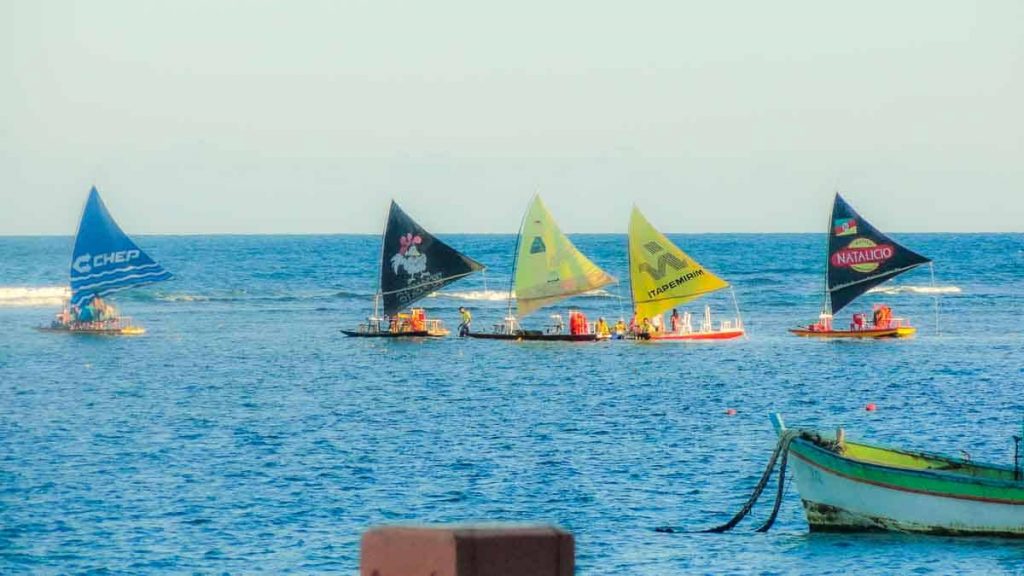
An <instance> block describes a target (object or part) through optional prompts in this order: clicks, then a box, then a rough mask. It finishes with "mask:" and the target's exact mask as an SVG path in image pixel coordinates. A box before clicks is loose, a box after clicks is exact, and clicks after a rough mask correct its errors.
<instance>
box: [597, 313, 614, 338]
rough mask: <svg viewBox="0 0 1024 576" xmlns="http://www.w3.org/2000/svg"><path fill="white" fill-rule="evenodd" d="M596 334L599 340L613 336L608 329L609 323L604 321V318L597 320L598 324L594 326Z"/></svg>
mask: <svg viewBox="0 0 1024 576" xmlns="http://www.w3.org/2000/svg"><path fill="white" fill-rule="evenodd" d="M594 334H597V337H598V338H608V337H610V336H611V335H612V332H611V330H609V329H608V323H607V322H605V320H604V316H601V317H600V318H598V319H597V324H595V325H594Z"/></svg>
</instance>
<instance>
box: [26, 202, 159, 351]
mask: <svg viewBox="0 0 1024 576" xmlns="http://www.w3.org/2000/svg"><path fill="white" fill-rule="evenodd" d="M170 278H171V273H170V272H168V271H167V270H165V269H164V268H163V266H161V265H159V264H157V263H156V262H155V261H153V259H152V258H150V257H149V255H148V254H146V253H145V252H143V251H142V249H141V248H139V247H138V246H137V245H136V244H135V242H133V241H132V239H131V238H129V237H128V235H127V234H125V233H124V231H123V230H121V228H120V226H118V225H117V222H115V221H114V218H113V217H112V216H111V215H110V212H109V211H108V210H107V207H106V205H105V204H104V203H103V199H101V198H100V194H99V192H98V191H97V190H96V188H95V187H93V188H92V189H91V190H90V191H89V197H88V198H87V199H86V202H85V209H84V210H83V211H82V220H81V222H80V223H79V225H78V233H77V234H76V236H75V248H74V252H73V254H72V257H71V300H70V302H68V303H67V304H65V306H64V309H63V310H62V311H61V312H60V313H58V314H57V318H56V319H55V320H54V321H53V322H51V323H50V325H49V326H41V327H39V330H41V331H44V332H62V333H68V334H98V335H121V336H133V335H139V334H143V333H145V329H144V328H142V327H141V326H137V325H135V324H134V323H133V322H132V319H131V318H129V317H127V316H121V315H120V314H118V313H117V311H116V310H115V309H114V308H113V306H111V305H110V304H107V303H106V302H104V301H103V298H102V297H103V296H106V295H108V294H112V293H114V292H119V291H121V290H127V289H129V288H136V287H139V286H142V285H145V284H152V283H154V282H162V281H164V280H169V279H170Z"/></svg>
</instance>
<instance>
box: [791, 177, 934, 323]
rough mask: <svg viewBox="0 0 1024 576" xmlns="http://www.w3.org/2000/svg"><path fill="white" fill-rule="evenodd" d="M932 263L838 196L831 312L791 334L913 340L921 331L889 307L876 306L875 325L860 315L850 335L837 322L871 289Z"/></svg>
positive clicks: (828, 289) (831, 242) (828, 285)
mask: <svg viewBox="0 0 1024 576" xmlns="http://www.w3.org/2000/svg"><path fill="white" fill-rule="evenodd" d="M929 262H931V260H930V259H928V258H925V257H924V256H921V255H920V254H918V253H916V252H914V251H913V250H910V249H909V248H907V247H905V246H903V245H901V244H899V243H898V242H896V241H895V240H893V239H892V238H890V237H888V236H886V235H885V234H883V233H881V232H880V231H879V230H878V229H877V228H875V227H874V226H872V225H871V224H870V223H869V222H868V221H867V220H865V219H864V218H863V217H862V216H861V215H860V214H858V213H857V211H856V210H854V209H853V207H851V206H850V205H849V204H847V202H846V200H844V199H843V197H842V196H840V195H839V194H838V193H836V198H835V202H834V203H833V205H832V216H831V218H829V227H828V256H827V258H826V261H825V265H826V269H827V272H826V273H825V306H824V309H823V310H822V312H821V315H820V316H819V317H818V322H816V323H814V324H810V325H808V326H806V327H799V328H793V329H791V330H790V332H791V333H793V334H796V335H797V336H806V337H815V338H905V337H908V336H912V335H913V334H914V333H915V332H917V329H916V328H914V327H913V326H911V325H910V322H909V321H908V320H906V319H904V318H893V316H892V309H891V308H889V307H888V306H884V305H878V306H875V307H874V313H873V317H872V319H871V323H870V324H868V320H867V317H866V315H865V314H862V313H857V314H854V315H853V319H852V321H851V323H850V327H849V329H847V330H844V329H839V328H835V327H834V326H833V325H832V316H833V315H834V314H835V313H837V312H839V311H840V310H842V309H843V308H844V307H845V306H846V305H848V304H849V303H851V302H853V301H854V300H855V299H856V298H857V297H858V296H860V295H861V294H863V293H865V292H867V291H868V290H870V289H871V288H873V287H875V286H877V285H879V284H881V283H883V282H885V281H887V280H889V279H891V278H895V277H896V276H898V275H900V274H902V273H904V272H907V271H909V270H913V269H914V268H917V267H918V266H920V265H922V264H927V263H929Z"/></svg>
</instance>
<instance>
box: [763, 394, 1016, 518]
mask: <svg viewBox="0 0 1024 576" xmlns="http://www.w3.org/2000/svg"><path fill="white" fill-rule="evenodd" d="M772 425H773V426H774V427H775V431H776V432H777V433H778V434H779V435H780V436H781V435H782V434H783V432H785V431H786V426H785V424H784V423H783V421H782V418H781V416H779V415H778V414H773V415H772ZM844 436H845V435H844V434H843V433H842V431H841V430H840V431H837V433H836V434H823V433H818V432H816V431H811V430H807V431H801V432H800V434H799V435H797V436H796V437H795V438H794V439H793V440H792V442H791V443H790V444H789V448H788V450H789V462H790V465H791V466H792V468H793V477H794V479H795V480H796V485H797V490H798V491H799V492H800V498H801V500H802V501H803V505H804V511H805V512H806V514H807V522H808V524H810V528H811V530H812V531H821V532H860V531H896V532H915V533H924V534H938V535H943V536H1011V537H1024V481H1022V480H1021V472H1020V469H1019V465H1016V464H1015V466H999V465H995V464H980V463H975V462H971V461H970V460H968V459H963V458H955V457H950V456H942V455H938V454H930V453H927V452H912V451H907V450H898V449H894V448H884V447H881V446H873V445H870V444H861V443H856V442H849V441H847V440H846V439H845V438H844Z"/></svg>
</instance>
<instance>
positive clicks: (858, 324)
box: [850, 312, 864, 330]
mask: <svg viewBox="0 0 1024 576" xmlns="http://www.w3.org/2000/svg"><path fill="white" fill-rule="evenodd" d="M863 329H864V315H863V314H861V313H859V312H858V313H857V314H854V315H853V322H850V330H863Z"/></svg>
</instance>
